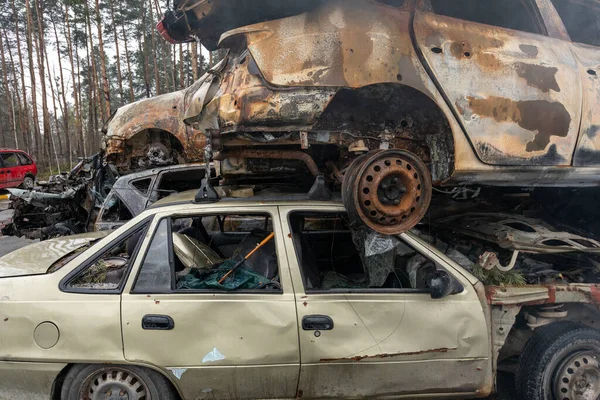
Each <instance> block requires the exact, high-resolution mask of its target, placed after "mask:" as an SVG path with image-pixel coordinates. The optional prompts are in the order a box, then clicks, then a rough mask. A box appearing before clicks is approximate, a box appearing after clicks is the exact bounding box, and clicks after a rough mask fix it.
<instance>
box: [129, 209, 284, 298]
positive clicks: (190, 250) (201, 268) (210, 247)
mask: <svg viewBox="0 0 600 400" xmlns="http://www.w3.org/2000/svg"><path fill="white" fill-rule="evenodd" d="M228 218H232V219H234V220H236V221H239V222H240V224H241V225H244V226H246V225H245V224H244V222H243V221H244V220H250V221H255V220H260V221H262V225H261V226H260V227H257V228H254V229H251V230H237V231H227V232H224V231H222V230H220V229H217V230H210V231H209V230H207V229H206V227H205V225H204V221H203V220H204V219H210V220H213V221H214V220H216V221H218V220H221V221H225V220H227V219H228ZM268 219H271V217H270V216H269V215H268V214H260V215H256V214H253V215H224V214H220V215H209V216H207V215H198V216H191V217H182V218H168V219H164V220H162V221H161V222H160V224H159V226H158V228H157V230H156V232H155V234H154V237H153V239H152V242H151V244H150V247H149V249H148V251H147V253H146V256H145V258H144V261H143V263H142V266H141V269H140V272H139V275H138V278H137V279H136V282H135V285H134V288H133V292H134V293H164V292H176V293H184V292H190V291H200V292H202V291H210V292H215V291H217V292H240V291H244V292H247V291H258V292H260V293H281V285H280V283H279V265H278V262H277V252H276V250H275V237H274V234H273V231H272V229H271V230H268V229H264V227H265V222H264V221H265V220H268ZM249 225H251V224H249ZM267 226H272V224H270V223H268V224H267ZM261 243H262V245H261V246H260V247H258V249H257V245H258V244H261ZM255 249H256V251H255V252H253V250H255ZM251 253H252V254H251ZM249 254H251V255H250V256H248V255H249Z"/></svg>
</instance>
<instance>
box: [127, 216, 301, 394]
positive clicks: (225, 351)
mask: <svg viewBox="0 0 600 400" xmlns="http://www.w3.org/2000/svg"><path fill="white" fill-rule="evenodd" d="M252 210H254V212H255V213H258V212H260V213H269V214H270V215H271V216H276V215H277V214H276V213H277V209H276V208H275V207H258V208H255V209H253V208H252V207H239V208H238V207H226V208H218V207H217V208H215V207H211V208H210V211H207V210H206V209H205V210H204V213H206V214H213V215H214V214H215V213H229V214H235V213H252ZM201 213H202V211H200V212H199V210H198V208H193V207H191V208H190V206H188V205H186V206H185V207H183V208H182V209H181V210H179V212H178V214H177V215H178V216H183V215H186V214H191V215H199V214H201ZM167 215H169V212H168V211H167V212H165V213H164V214H163V215H159V216H158V218H157V220H160V219H161V217H163V216H167ZM157 225H158V222H156V221H155V222H154V223H153V226H151V227H150V230H149V232H154V231H155V230H156V229H157ZM273 230H274V232H275V245H276V251H277V256H278V257H277V258H278V263H279V269H280V281H281V285H282V288H283V293H272V294H269V293H266V292H265V293H262V292H252V293H250V292H248V293H237V292H218V293H214V292H204V293H203V292H196V293H189V292H187V293H186V292H182V291H172V292H170V293H157V294H141V293H140V294H135V293H131V291H132V290H131V288H132V287H133V282H134V281H135V278H136V276H137V269H138V268H141V267H140V264H142V262H141V261H139V262H138V261H136V264H135V265H134V267H133V270H132V271H131V273H130V278H129V281H128V283H127V285H126V287H125V289H124V291H123V295H122V303H121V315H122V326H123V346H124V349H123V352H124V356H125V359H127V360H129V361H131V362H138V363H143V364H147V365H153V366H156V367H158V368H160V369H163V370H165V371H166V372H167V373H169V374H171V375H172V378H173V381H174V382H175V383H176V384H177V386H178V387H179V389H180V390H181V393H182V394H183V398H184V399H194V400H199V399H211V400H216V399H250V398H293V397H294V396H295V394H296V386H297V383H298V374H299V362H300V356H299V349H298V327H297V325H296V305H295V297H294V291H293V289H292V283H291V279H290V276H289V272H288V271H289V269H288V268H287V265H286V263H285V247H284V245H283V243H281V239H280V238H281V236H282V235H283V234H282V232H281V228H280V225H279V223H278V218H274V219H273ZM148 238H150V239H148ZM150 241H151V234H149V235H147V238H146V240H145V242H144V244H143V245H142V247H141V248H140V253H139V254H140V257H139V258H142V256H143V255H144V254H145V252H146V250H147V249H148V247H149V242H150ZM147 315H157V316H161V317H162V316H168V317H170V318H171V319H172V321H173V326H172V328H171V329H164V330H161V329H158V330H154V329H152V330H150V329H144V328H143V326H142V319H143V318H144V317H145V316H147Z"/></svg>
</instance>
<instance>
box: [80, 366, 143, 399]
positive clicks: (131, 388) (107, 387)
mask: <svg viewBox="0 0 600 400" xmlns="http://www.w3.org/2000/svg"><path fill="white" fill-rule="evenodd" d="M82 391H83V393H82V395H83V396H81V398H83V399H85V400H149V399H150V396H149V394H148V388H147V387H146V385H145V383H144V382H143V381H142V380H141V379H140V378H139V377H138V376H137V375H135V374H133V373H132V372H130V371H126V370H120V369H110V370H102V371H98V372H96V373H95V374H94V375H92V376H91V377H89V378H88V379H87V382H86V384H85V385H83V387H82Z"/></svg>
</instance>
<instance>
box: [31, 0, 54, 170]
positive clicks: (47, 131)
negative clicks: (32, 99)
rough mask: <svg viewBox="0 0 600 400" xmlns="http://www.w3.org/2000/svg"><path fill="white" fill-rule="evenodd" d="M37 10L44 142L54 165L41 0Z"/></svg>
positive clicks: (37, 1) (49, 158)
mask: <svg viewBox="0 0 600 400" xmlns="http://www.w3.org/2000/svg"><path fill="white" fill-rule="evenodd" d="M35 10H36V14H37V26H38V32H37V41H36V42H35V43H37V44H36V46H35V48H36V53H37V63H38V69H39V73H40V86H41V87H42V119H43V121H42V122H43V126H44V137H43V139H44V142H45V147H46V154H48V163H49V164H51V163H52V145H51V144H52V128H51V127H50V113H49V112H48V97H47V95H46V72H45V67H44V60H45V55H44V53H46V43H45V38H44V24H43V21H42V19H43V14H42V10H41V8H40V0H35Z"/></svg>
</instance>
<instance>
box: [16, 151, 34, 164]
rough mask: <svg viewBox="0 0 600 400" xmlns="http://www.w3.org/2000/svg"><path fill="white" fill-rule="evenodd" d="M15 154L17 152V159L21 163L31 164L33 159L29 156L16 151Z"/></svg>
mask: <svg viewBox="0 0 600 400" xmlns="http://www.w3.org/2000/svg"><path fill="white" fill-rule="evenodd" d="M16 154H17V157H18V158H19V161H21V165H31V164H33V161H31V158H29V157H28V156H26V155H25V154H23V153H16Z"/></svg>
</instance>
